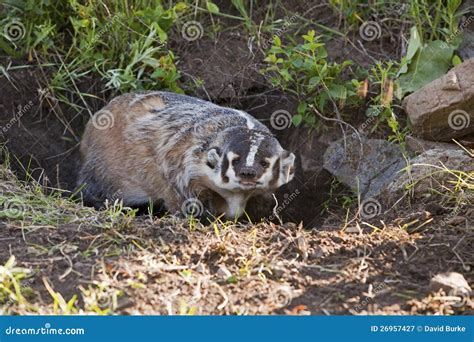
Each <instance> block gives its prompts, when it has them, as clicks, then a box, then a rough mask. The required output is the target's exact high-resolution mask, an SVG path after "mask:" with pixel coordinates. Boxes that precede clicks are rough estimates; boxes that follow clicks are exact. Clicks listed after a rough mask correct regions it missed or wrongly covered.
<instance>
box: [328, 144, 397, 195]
mask: <svg viewBox="0 0 474 342" xmlns="http://www.w3.org/2000/svg"><path fill="white" fill-rule="evenodd" d="M405 166H406V164H405V159H404V158H403V154H402V151H401V149H400V147H399V146H398V145H396V144H392V143H390V142H388V141H386V140H380V139H367V138H365V137H364V136H360V138H359V137H358V136H347V137H345V138H342V139H340V140H338V141H336V142H334V143H332V144H331V145H329V147H328V149H327V150H326V153H325V154H324V168H325V169H326V170H328V171H329V172H331V173H332V174H333V175H334V176H336V177H337V179H338V180H339V181H340V182H342V183H344V184H346V185H347V186H349V187H350V188H351V189H352V190H353V191H354V192H355V193H360V194H361V197H362V198H369V197H376V196H378V195H379V194H380V193H381V192H382V190H383V189H384V188H385V187H386V186H388V184H390V183H391V182H392V181H393V180H394V179H395V177H396V176H397V172H398V171H400V170H401V169H403V168H404V167H405Z"/></svg>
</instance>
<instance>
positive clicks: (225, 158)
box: [221, 156, 229, 183]
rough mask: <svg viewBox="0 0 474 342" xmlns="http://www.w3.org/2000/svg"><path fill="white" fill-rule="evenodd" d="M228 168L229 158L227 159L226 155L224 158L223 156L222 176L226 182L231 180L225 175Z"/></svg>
mask: <svg viewBox="0 0 474 342" xmlns="http://www.w3.org/2000/svg"><path fill="white" fill-rule="evenodd" d="M228 168H229V160H228V159H227V157H226V156H224V158H222V168H221V177H222V181H223V182H224V183H228V182H229V177H227V176H226V175H225V174H226V172H227V169H228Z"/></svg>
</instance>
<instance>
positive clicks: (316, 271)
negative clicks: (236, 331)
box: [0, 171, 474, 314]
mask: <svg viewBox="0 0 474 342" xmlns="http://www.w3.org/2000/svg"><path fill="white" fill-rule="evenodd" d="M1 184H2V193H3V198H4V199H5V201H4V203H2V205H3V208H4V209H3V211H2V213H3V222H2V232H3V235H2V238H1V239H0V260H8V259H10V258H11V256H14V257H15V260H16V265H15V264H14V262H13V260H12V259H10V262H9V263H8V264H9V266H8V267H9V269H10V271H11V274H12V275H13V276H12V277H13V278H12V279H16V281H17V282H18V284H19V285H18V286H19V289H20V294H21V296H20V295H19V294H18V292H12V293H13V295H12V294H10V295H9V294H7V293H3V292H1V291H0V300H2V301H3V302H2V305H3V309H2V310H3V312H4V313H17V314H24V313H44V314H47V313H115V314H139V313H140V314H452V313H456V314H473V313H474V310H473V309H474V306H473V303H472V301H471V300H470V299H469V298H464V299H462V301H461V300H460V299H459V300H457V299H456V298H455V300H453V297H452V296H446V295H445V294H443V293H436V294H430V293H429V291H428V286H429V282H430V279H431V278H432V277H433V276H434V275H435V274H437V273H440V272H446V271H455V272H459V273H461V274H464V276H465V277H466V279H467V281H468V282H470V283H472V282H473V281H474V276H473V274H472V271H471V270H472V267H473V266H474V260H473V259H472V250H473V247H474V246H473V245H474V233H473V231H472V227H471V226H470V225H469V221H468V219H467V216H466V218H465V219H464V220H463V219H460V218H461V217H462V216H460V215H461V214H465V213H464V212H462V213H458V215H459V216H457V219H455V218H454V217H451V216H449V215H444V216H443V215H441V216H435V217H433V216H432V215H431V214H429V213H426V212H419V213H417V215H415V216H413V214H412V215H411V216H409V217H406V218H400V219H398V220H394V221H392V222H391V223H387V224H382V223H381V222H382V221H383V219H384V218H383V217H381V218H379V219H380V220H379V221H378V222H377V223H375V222H374V223H373V224H368V223H366V224H361V223H360V222H355V221H354V222H353V223H350V224H348V225H347V226H346V227H341V226H340V225H338V224H331V223H330V222H328V223H327V224H326V225H324V226H321V227H319V229H320V230H311V231H308V230H305V229H303V228H302V227H301V226H297V225H295V224H286V225H283V226H279V225H273V224H266V223H261V224H256V225H250V224H249V225H242V224H238V223H231V222H227V223H215V224H213V225H209V226H202V225H201V224H200V223H197V222H195V221H193V220H179V219H177V218H173V217H168V218H152V217H147V216H141V217H138V218H135V217H134V215H133V213H132V212H130V211H128V210H122V208H121V207H117V206H116V207H113V206H112V207H110V208H109V209H107V210H105V211H101V212H97V211H95V210H93V209H89V208H84V207H82V206H81V205H80V204H77V203H73V202H71V201H69V200H66V199H64V198H63V197H61V196H56V197H51V196H45V195H43V194H42V193H41V191H39V192H38V187H37V186H31V185H24V184H21V183H19V182H18V181H17V180H16V179H15V178H14V177H13V176H12V174H11V172H8V171H3V172H2V181H1ZM471 211H472V210H471ZM471 214H472V213H471ZM339 222H340V219H339ZM360 227H363V228H360ZM2 279H3V280H2V281H3V282H4V284H5V285H9V286H13V285H12V279H8V278H5V275H3V278H2ZM14 293H16V294H14ZM52 296H54V298H56V301H57V303H58V308H57V309H54V307H53V305H52V302H53V300H52ZM74 296H77V297H74ZM1 298H3V299H1ZM12 298H13V299H12ZM71 298H72V300H71ZM70 300H71V301H70ZM68 301H70V303H69V305H68V304H67V302H68Z"/></svg>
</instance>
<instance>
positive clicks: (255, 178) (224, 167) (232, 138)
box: [206, 129, 295, 193]
mask: <svg viewBox="0 0 474 342" xmlns="http://www.w3.org/2000/svg"><path fill="white" fill-rule="evenodd" d="M294 161H295V155H294V154H293V153H290V152H288V151H285V150H284V149H283V148H282V147H281V145H280V143H279V142H278V140H277V139H276V138H275V137H273V136H272V135H271V134H270V133H267V132H262V131H255V130H249V129H236V130H233V131H232V132H231V134H229V135H228V139H226V140H225V142H224V143H223V144H222V146H212V147H211V148H210V149H209V151H208V152H207V160H206V166H207V167H208V168H209V169H210V170H209V171H211V172H212V174H213V176H212V177H211V178H212V182H213V183H214V186H215V187H216V188H218V189H223V190H227V191H231V192H237V193H238V192H252V191H260V192H265V191H273V190H276V189H277V188H279V187H280V186H282V185H283V184H286V183H288V182H289V181H291V180H292V179H293V176H294Z"/></svg>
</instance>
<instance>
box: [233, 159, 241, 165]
mask: <svg viewBox="0 0 474 342" xmlns="http://www.w3.org/2000/svg"><path fill="white" fill-rule="evenodd" d="M239 162H240V157H237V158H234V159H232V165H237V164H238V163H239Z"/></svg>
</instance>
